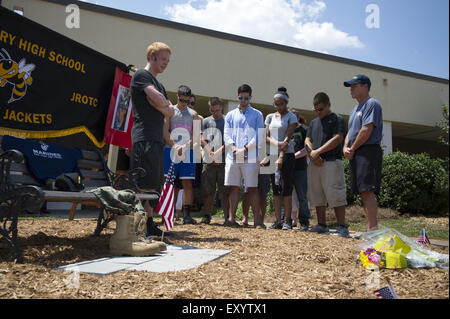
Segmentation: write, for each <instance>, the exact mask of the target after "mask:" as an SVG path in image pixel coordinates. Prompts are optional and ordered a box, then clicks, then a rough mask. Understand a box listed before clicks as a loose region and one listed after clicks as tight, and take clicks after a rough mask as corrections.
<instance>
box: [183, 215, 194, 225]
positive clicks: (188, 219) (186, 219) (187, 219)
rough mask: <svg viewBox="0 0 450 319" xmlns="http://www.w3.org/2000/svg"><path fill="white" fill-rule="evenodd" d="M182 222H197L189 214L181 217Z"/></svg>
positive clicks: (192, 223)
mask: <svg viewBox="0 0 450 319" xmlns="http://www.w3.org/2000/svg"><path fill="white" fill-rule="evenodd" d="M183 224H184V225H186V224H191V225H195V224H197V222H196V221H195V220H194V219H193V218H192V217H191V216H186V217H184V218H183Z"/></svg>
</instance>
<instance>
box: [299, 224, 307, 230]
mask: <svg viewBox="0 0 450 319" xmlns="http://www.w3.org/2000/svg"><path fill="white" fill-rule="evenodd" d="M298 229H300V230H302V231H308V229H309V225H306V224H300V226H298Z"/></svg>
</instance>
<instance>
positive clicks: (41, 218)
mask: <svg viewBox="0 0 450 319" xmlns="http://www.w3.org/2000/svg"><path fill="white" fill-rule="evenodd" d="M50 219H55V218H54V217H39V216H34V217H32V216H30V217H26V216H19V217H18V220H50Z"/></svg>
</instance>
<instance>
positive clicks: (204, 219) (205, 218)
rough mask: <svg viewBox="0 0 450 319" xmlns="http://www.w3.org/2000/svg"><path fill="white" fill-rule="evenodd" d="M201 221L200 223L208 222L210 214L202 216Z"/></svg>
mask: <svg viewBox="0 0 450 319" xmlns="http://www.w3.org/2000/svg"><path fill="white" fill-rule="evenodd" d="M201 223H202V224H209V223H211V215H205V216H204V217H203V218H202V221H201Z"/></svg>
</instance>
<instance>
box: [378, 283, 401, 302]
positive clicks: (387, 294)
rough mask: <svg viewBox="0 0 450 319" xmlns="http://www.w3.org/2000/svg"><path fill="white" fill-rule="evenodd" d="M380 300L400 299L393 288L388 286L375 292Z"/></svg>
mask: <svg viewBox="0 0 450 319" xmlns="http://www.w3.org/2000/svg"><path fill="white" fill-rule="evenodd" d="M373 292H374V294H375V295H376V296H377V298H378V299H398V296H397V294H396V293H395V291H394V288H392V286H387V287H384V288H381V289H377V290H374V291H373Z"/></svg>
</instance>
